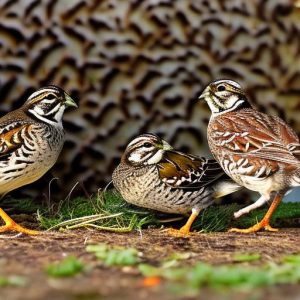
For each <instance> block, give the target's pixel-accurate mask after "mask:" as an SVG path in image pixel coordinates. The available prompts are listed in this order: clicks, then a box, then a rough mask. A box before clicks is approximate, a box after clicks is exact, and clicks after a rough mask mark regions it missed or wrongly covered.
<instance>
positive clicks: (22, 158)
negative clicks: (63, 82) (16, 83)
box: [0, 86, 76, 234]
mask: <svg viewBox="0 0 300 300" xmlns="http://www.w3.org/2000/svg"><path fill="white" fill-rule="evenodd" d="M67 106H76V104H75V102H74V101H73V100H72V99H71V98H70V96H69V95H68V94H66V93H65V92H64V91H63V90H62V89H60V88H59V87H56V86H46V87H44V88H41V89H39V90H37V91H36V92H34V93H33V94H32V95H31V96H30V97H29V98H28V100H27V101H26V102H25V103H24V105H23V106H22V107H21V108H19V109H17V110H15V111H12V112H9V113H8V114H6V115H5V116H4V117H2V118H1V119H0V195H2V196H4V195H5V194H6V193H8V192H10V191H12V190H14V189H17V188H19V187H21V186H23V185H26V184H29V183H31V182H33V181H35V180H37V179H39V178H40V177H41V176H42V175H44V174H45V173H46V172H47V171H48V170H49V169H50V168H51V167H52V166H53V165H54V163H55V162H56V160H57V158H58V155H59V153H60V151H61V149H62V146H63V143H64V130H63V126H62V116H63V113H64V110H65V108H66V107H67ZM3 213H4V212H3V211H2V212H1V213H0V216H1V217H2V218H3V219H4V220H5V221H7V222H6V223H9V222H13V221H12V220H9V219H8V218H9V217H8V216H7V215H3ZM16 225H17V224H16ZM18 226H19V225H18ZM7 230H17V231H21V230H20V228H17V226H16V227H9V226H8V225H7V226H6V225H5V226H2V227H0V231H1V232H3V231H7ZM21 232H24V233H29V234H30V233H31V231H30V230H27V232H26V230H25V229H24V231H21Z"/></svg>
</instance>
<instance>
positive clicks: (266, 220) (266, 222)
mask: <svg viewBox="0 0 300 300" xmlns="http://www.w3.org/2000/svg"><path fill="white" fill-rule="evenodd" d="M282 197H283V196H282V195H281V194H277V195H276V196H275V198H274V200H273V202H272V204H271V206H270V207H269V209H268V211H267V213H266V214H265V216H264V217H263V219H262V220H261V221H260V222H259V223H257V224H255V225H253V226H251V227H249V228H246V229H239V228H231V229H229V232H239V233H252V232H257V231H259V230H261V229H264V230H266V231H278V229H276V228H273V227H271V225H270V219H271V217H272V215H273V213H274V211H275V210H276V208H277V206H278V204H279V203H280V201H281V199H282Z"/></svg>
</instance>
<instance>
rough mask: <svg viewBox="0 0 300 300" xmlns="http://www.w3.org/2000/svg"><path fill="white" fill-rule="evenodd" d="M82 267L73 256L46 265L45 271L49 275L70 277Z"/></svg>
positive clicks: (80, 270) (81, 269)
mask: <svg viewBox="0 0 300 300" xmlns="http://www.w3.org/2000/svg"><path fill="white" fill-rule="evenodd" d="M83 269H84V265H83V264H82V263H81V262H80V261H79V260H78V259H77V258H76V257H74V256H68V257H67V258H65V259H64V260H62V261H60V262H57V263H52V264H49V265H48V266H46V269H45V270H46V273H47V274H48V275H49V276H51V277H71V276H74V275H76V274H78V273H80V272H82V271H83Z"/></svg>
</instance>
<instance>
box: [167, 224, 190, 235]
mask: <svg viewBox="0 0 300 300" xmlns="http://www.w3.org/2000/svg"><path fill="white" fill-rule="evenodd" d="M166 231H167V234H169V235H171V236H175V237H188V236H189V235H191V232H190V230H189V228H187V227H185V226H183V227H181V228H180V229H174V228H168V229H167V230H166Z"/></svg>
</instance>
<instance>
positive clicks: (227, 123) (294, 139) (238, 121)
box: [200, 80, 300, 233]
mask: <svg viewBox="0 0 300 300" xmlns="http://www.w3.org/2000/svg"><path fill="white" fill-rule="evenodd" d="M200 98H201V99H204V100H206V102H207V104H208V106H209V107H210V109H211V112H212V114H211V118H210V121H209V125H208V128H207V136H208V144H209V147H210V150H211V152H212V154H213V155H214V157H215V159H216V160H217V161H218V162H219V164H220V165H221V166H222V168H223V170H224V171H225V173H226V174H227V175H228V176H230V177H231V178H232V179H233V180H234V181H235V182H237V183H238V184H240V185H241V186H244V187H246V188H247V189H249V190H252V191H256V192H258V193H260V195H261V197H260V198H259V199H258V200H257V201H256V202H255V203H254V204H252V205H249V206H248V207H245V208H243V209H241V210H240V211H238V212H236V213H235V217H239V216H241V215H243V214H245V213H248V212H249V211H251V210H253V209H255V208H257V207H260V206H262V205H263V204H265V203H266V202H268V201H272V202H271V205H270V207H269V209H268V211H267V213H266V214H265V216H264V217H263V219H262V220H261V221H260V222H258V223H257V224H255V225H254V226H252V227H250V228H247V229H238V228H232V229H231V230H230V231H234V232H241V233H251V232H257V231H259V230H261V229H265V230H268V231H277V229H275V228H272V227H271V225H270V219H271V216H272V214H273V212H274V211H275V210H276V208H277V206H278V204H279V203H280V201H281V199H282V198H283V196H284V195H285V193H286V192H287V191H288V190H289V189H291V188H293V187H296V186H300V144H299V138H298V136H297V135H296V133H295V132H294V131H293V129H292V128H291V127H290V126H289V125H287V124H286V123H285V122H284V121H283V120H282V119H280V118H279V117H277V116H271V115H267V114H264V113H262V112H260V111H258V110H256V109H255V108H254V107H253V106H252V105H251V103H250V102H249V101H248V99H247V96H246V94H245V93H244V91H243V90H242V88H241V86H240V85H239V84H238V83H237V82H235V81H232V80H218V81H215V82H212V83H211V84H210V85H209V86H207V87H206V89H205V90H204V91H203V93H202V95H201V96H200Z"/></svg>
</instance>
